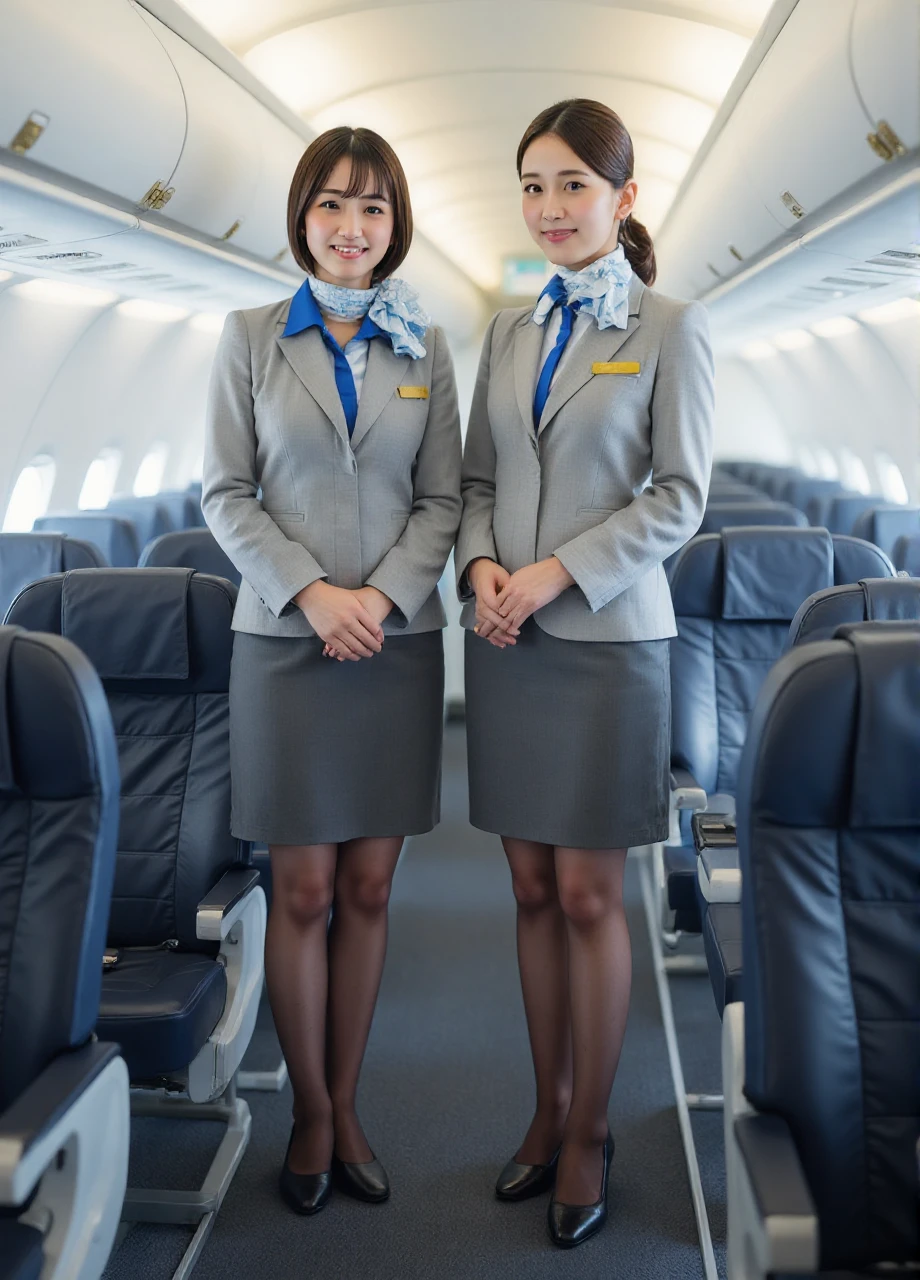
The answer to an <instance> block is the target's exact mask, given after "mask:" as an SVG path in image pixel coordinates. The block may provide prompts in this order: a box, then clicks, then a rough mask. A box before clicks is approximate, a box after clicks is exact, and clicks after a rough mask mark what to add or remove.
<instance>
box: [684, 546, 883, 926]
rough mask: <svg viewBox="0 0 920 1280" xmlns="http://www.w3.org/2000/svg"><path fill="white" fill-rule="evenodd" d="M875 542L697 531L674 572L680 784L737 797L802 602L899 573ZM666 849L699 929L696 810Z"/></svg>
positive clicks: (689, 917)
mask: <svg viewBox="0 0 920 1280" xmlns="http://www.w3.org/2000/svg"><path fill="white" fill-rule="evenodd" d="M893 573H894V570H893V568H892V565H891V562H890V561H889V560H888V558H887V557H886V556H885V555H884V553H883V552H881V551H880V550H879V549H878V548H877V547H874V546H872V545H871V544H869V543H866V542H861V541H859V540H858V539H856V538H851V537H845V536H836V537H832V536H831V535H830V534H829V533H828V532H827V531H826V530H824V529H788V528H762V529H751V528H727V529H723V530H722V532H721V533H712V534H703V535H700V536H698V537H696V538H693V539H692V540H691V541H690V542H689V543H687V545H686V546H685V547H684V548H683V549H682V550H681V551H680V552H679V554H678V559H677V562H676V563H675V565H674V567H673V569H672V571H671V578H670V586H671V596H672V599H673V602H674V613H675V616H676V619H677V630H678V634H677V636H676V637H675V638H674V639H672V640H671V767H672V774H674V776H675V779H676V781H677V783H678V785H680V786H683V787H688V786H689V787H692V788H695V789H697V790H698V791H699V790H700V789H701V790H702V791H703V792H705V794H706V795H707V796H711V795H713V794H718V795H719V796H720V797H722V798H723V799H722V801H721V802H720V803H725V801H726V799H727V800H728V802H729V804H731V803H732V798H733V797H734V793H735V787H736V782H737V773H738V762H739V760H740V757H741V749H742V747H743V745H744V739H745V734H746V732H747V724H748V718H749V716H750V712H751V708H752V707H753V705H754V701H755V699H756V697H757V694H758V692H759V691H760V687H761V685H762V684H763V681H764V679H765V677H766V675H767V673H768V671H769V670H770V667H771V666H772V665H773V663H774V662H776V660H777V659H778V658H779V657H780V656H781V654H782V653H783V650H784V649H785V646H786V640H787V636H788V632H789V624H790V623H791V621H792V619H793V617H794V616H795V614H796V612H797V610H798V608H799V606H800V605H801V603H802V601H803V600H805V599H807V597H808V596H810V595H812V594H813V593H814V592H815V591H818V590H823V589H826V588H827V587H830V586H833V585H834V584H835V583H841V582H853V581H857V580H858V579H860V578H864V577H870V576H871V577H883V576H892V575H893ZM682 818H683V820H682V822H681V828H680V839H679V841H678V840H677V839H674V838H673V836H672V842H671V843H669V844H668V845H667V846H666V848H665V851H664V863H665V868H664V869H665V875H666V878H667V886H668V900H669V903H670V906H671V907H672V909H673V910H675V911H676V912H677V920H676V927H677V928H678V929H684V930H687V931H693V932H699V931H700V929H701V927H702V920H701V915H700V907H699V900H698V896H697V867H696V852H695V849H694V847H693V842H692V839H691V837H690V830H689V821H688V819H689V814H687V813H686V812H685V813H684V814H683V815H682Z"/></svg>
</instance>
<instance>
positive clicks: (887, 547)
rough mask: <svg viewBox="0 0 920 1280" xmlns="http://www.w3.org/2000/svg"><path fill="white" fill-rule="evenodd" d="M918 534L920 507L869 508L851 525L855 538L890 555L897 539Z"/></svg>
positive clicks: (892, 506) (891, 506)
mask: <svg viewBox="0 0 920 1280" xmlns="http://www.w3.org/2000/svg"><path fill="white" fill-rule="evenodd" d="M918 532H920V507H902V506H894V505H890V506H884V507H870V508H869V509H868V510H867V511H864V512H863V513H862V515H860V516H858V517H857V519H856V521H855V522H854V524H853V533H854V534H855V536H856V537H857V538H865V539H866V540H867V541H868V542H874V543H875V544H876V546H879V547H881V548H882V550H883V551H885V552H887V553H888V555H891V553H892V551H893V550H894V544H895V543H896V542H897V540H898V538H900V537H902V536H904V535H905V534H911V533H918Z"/></svg>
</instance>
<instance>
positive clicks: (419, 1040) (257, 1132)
mask: <svg viewBox="0 0 920 1280" xmlns="http://www.w3.org/2000/svg"><path fill="white" fill-rule="evenodd" d="M443 813H444V817H443V821H442V824H441V826H440V827H439V828H438V829H437V830H436V831H435V832H434V833H432V834H431V835H429V836H425V837H421V838H418V839H416V840H413V841H411V842H410V843H409V845H408V847H407V849H406V851H405V853H404V856H403V859H402V863H401V865H400V868H399V871H398V873H397V879H396V885H395V889H394V895H393V900H392V908H391V932H390V949H389V955H388V959H387V967H386V972H385V975H384V980H383V988H382V992H381V996H380V1003H379V1006H378V1010H377V1016H376V1019H375V1023H374V1028H373V1031H372V1035H371V1042H370V1045H369V1048H368V1054H367V1060H366V1064H365V1069H364V1077H363V1085H362V1090H363V1092H362V1097H363V1103H362V1105H361V1115H362V1118H363V1121H364V1124H365V1128H366V1131H367V1134H368V1138H369V1140H370V1142H371V1145H372V1147H373V1148H374V1150H375V1151H376V1152H377V1153H378V1154H379V1156H380V1158H381V1159H382V1160H383V1162H384V1164H385V1165H386V1167H387V1169H388V1171H389V1174H390V1178H391V1182H392V1186H393V1194H392V1197H391V1199H390V1201H389V1202H388V1203H387V1204H384V1205H380V1206H374V1205H364V1204H359V1203H357V1202H355V1201H351V1200H347V1199H346V1198H344V1197H343V1196H341V1195H336V1196H335V1198H334V1199H333V1201H332V1202H331V1203H330V1205H329V1206H328V1207H327V1209H326V1210H324V1211H323V1212H322V1213H321V1214H319V1215H318V1216H317V1217H315V1218H305V1219H301V1218H298V1217H296V1216H295V1215H294V1214H292V1213H291V1212H289V1210H288V1209H287V1208H286V1207H285V1206H284V1205H283V1203H282V1202H281V1200H280V1199H279V1198H278V1195H277V1193H276V1190H275V1181H276V1177H277V1172H278V1167H279V1163H280V1161H281V1159H282V1157H283V1155H284V1150H285V1146H286V1143H287V1138H288V1133H289V1129H290V1091H289V1088H286V1089H285V1091H284V1092H283V1093H282V1094H280V1095H278V1094H264V1093H249V1094H247V1095H246V1096H247V1097H248V1100H249V1104H250V1107H251V1108H252V1116H253V1127H252V1140H251V1142H250V1146H249V1149H248V1151H247V1152H246V1155H245V1157H244V1160H243V1163H242V1165H241V1167H240V1170H239V1172H238V1174H237V1176H236V1178H235V1180H234V1182H233V1184H232V1186H231V1188H230V1191H229V1193H228V1195H227V1198H226V1200H225V1202H224V1205H223V1208H222V1209H221V1212H220V1214H219V1216H218V1219H217V1224H216V1226H215V1228H214V1231H213V1234H212V1235H211V1238H210V1240H209V1241H208V1243H207V1245H206V1247H205V1250H204V1254H203V1257H202V1259H201V1261H200V1262H199V1264H198V1267H197V1268H196V1270H195V1273H194V1274H195V1277H196V1280H218V1278H219V1280H225V1278H226V1277H228V1276H246V1277H251V1278H252V1280H260V1278H261V1277H266V1278H271V1280H288V1277H290V1278H291V1280H294V1278H299V1277H310V1278H311V1280H358V1278H361V1280H364V1278H365V1277H367V1278H369V1280H370V1278H373V1280H428V1278H429V1277H430V1278H431V1280H435V1278H437V1280H479V1278H480V1277H481V1278H483V1280H485V1278H488V1280H518V1278H520V1280H525V1278H526V1280H539V1278H540V1277H544V1276H545V1277H550V1276H552V1277H560V1276H563V1277H564V1276H569V1275H571V1276H583V1277H599V1276H614V1275H616V1276H621V1277H624V1278H628V1280H646V1278H649V1280H651V1278H652V1277H655V1278H656V1280H657V1278H658V1277H668V1278H669V1280H671V1278H677V1277H680V1280H693V1278H695V1277H699V1276H701V1275H702V1267H701V1264H700V1259H699V1253H698V1248H697V1240H696V1229H695V1226H694V1222H693V1215H692V1208H691V1202H690V1193H689V1189H688V1183H687V1177H686V1173H685V1169H684V1161H683V1153H682V1150H681V1146H680V1138H679V1133H678V1127H677V1120H676V1115H675V1110H674V1094H673V1089H672V1085H671V1078H670V1074H669V1071H668V1065H667V1055H666V1050H665V1040H664V1034H663V1031H662V1027H661V1019H660V1013H659V1007H658V1000H657V995H656V992H655V984H654V977H653V973H652V966H651V954H650V950H649V943H648V936H647V931H646V926H645V919H644V915H643V911H642V903H641V896H640V893H639V878H638V875H637V867H636V865H635V864H634V863H633V862H632V861H630V863H629V869H628V900H629V912H630V926H631V931H632V940H633V950H634V984H633V999H632V1007H631V1011H630V1018H629V1028H628V1032H627V1040H626V1046H625V1049H624V1053H623V1058H622V1061H621V1065H620V1072H619V1076H618V1079H617V1083H616V1086H615V1089H614V1095H613V1100H612V1104H611V1111H610V1115H611V1123H612V1127H613V1131H614V1134H615V1136H616V1141H617V1151H616V1157H615V1161H614V1165H613V1171H612V1176H611V1180H610V1221H609V1223H608V1226H607V1228H606V1229H605V1230H604V1231H603V1232H602V1233H601V1234H600V1235H599V1236H597V1237H596V1238H595V1239H594V1240H592V1241H590V1242H588V1243H587V1244H586V1245H584V1246H582V1247H580V1248H578V1249H576V1250H572V1251H571V1252H562V1251H560V1250H557V1249H554V1248H553V1246H552V1245H551V1244H550V1243H549V1241H548V1239H547V1236H546V1233H545V1214H546V1205H547V1201H548V1197H546V1196H543V1197H540V1198H538V1199H536V1200H531V1201H529V1202H526V1203H524V1204H521V1205H507V1204H501V1203H499V1202H498V1201H496V1200H495V1199H494V1197H493V1194H492V1186H493V1182H494V1178H495V1176H496V1174H497V1172H498V1170H499V1169H500V1168H501V1166H502V1164H503V1163H504V1161H505V1160H506V1159H507V1158H508V1157H509V1156H510V1155H511V1154H512V1153H513V1152H514V1150H515V1149H516V1146H517V1144H518V1142H519V1141H520V1138H521V1136H522V1134H523V1132H524V1129H525V1128H526V1125H527V1122H528V1118H529V1115H530V1108H531V1107H532V1096H533V1087H532V1078H531V1070H530V1066H529V1055H528V1048H527V1033H526V1026H525V1022H524V1014H523V1007H522V1003H521V996H520V989H519V986H518V980H517V970H516V963H515V943H514V907H513V899H512V896H511V888H510V880H509V875H508V870H507V865H506V863H505V860H504V858H503V856H502V853H501V847H500V844H499V841H498V839H497V838H495V837H493V836H490V835H486V834H484V833H482V832H478V831H475V830H473V829H472V828H471V827H470V826H469V824H468V823H467V822H466V770H465V755H464V742H463V730H462V728H458V727H455V726H450V727H449V729H448V732H447V740H446V750H445V770H444V801H443ZM672 989H673V994H674V1000H675V1006H676V1007H678V1009H679V1013H678V1025H679V1030H680V1034H681V1042H682V1044H683V1045H687V1047H688V1048H689V1043H688V1041H689V1040H690V1038H692V1039H693V1041H694V1042H695V1045H696V1050H695V1052H693V1053H688V1054H687V1055H686V1056H687V1058H688V1059H689V1062H688V1067H689V1070H688V1080H687V1085H688V1087H689V1088H691V1089H697V1088H700V1089H702V1088H713V1087H718V1078H719V1077H718V1020H717V1018H716V1015H715V1010H714V1008H713V1004H712V997H711V994H710V992H709V985H708V982H707V981H706V980H705V979H702V978H697V979H682V980H679V982H678V983H674V984H672ZM273 1038H274V1037H273V1033H271V1032H270V1031H262V1032H259V1033H257V1038H256V1042H254V1044H253V1048H252V1050H251V1052H250V1057H249V1059H247V1065H252V1066H254V1065H262V1062H263V1061H270V1060H271V1057H272V1049H271V1046H270V1040H271V1039H273ZM703 1045H705V1048H703V1047H702V1046H703ZM274 1052H276V1050H275V1051H274ZM254 1058H258V1059H259V1061H258V1062H255V1061H253V1059H254ZM707 1077H708V1078H707ZM702 1119H703V1120H704V1124H703V1125H702V1126H701V1128H702V1130H703V1131H702V1132H699V1135H698V1141H699V1142H700V1146H701V1152H700V1157H701V1162H702V1163H703V1164H704V1171H703V1175H704V1185H706V1188H707V1191H711V1192H712V1193H713V1194H714V1197H715V1198H716V1201H717V1203H716V1206H715V1208H716V1214H714V1215H713V1216H714V1217H715V1218H716V1221H715V1222H714V1228H715V1232H716V1234H717V1235H720V1234H721V1226H722V1223H721V1220H720V1217H721V1213H720V1211H721V1205H720V1204H719V1203H718V1201H719V1200H720V1199H721V1197H722V1195H723V1194H724V1186H723V1182H724V1179H723V1177H722V1174H721V1169H720V1160H721V1156H720V1153H719V1126H720V1125H721V1116H707V1117H703V1118H702ZM142 1124H143V1127H141V1126H138V1128H137V1131H136V1136H135V1140H134V1142H133V1150H132V1182H134V1181H135V1180H141V1179H143V1181H144V1182H146V1183H148V1184H150V1185H160V1186H166V1185H170V1183H169V1181H168V1179H170V1178H171V1179H172V1183H171V1185H174V1186H175V1185H178V1184H180V1183H184V1184H186V1185H189V1186H191V1185H193V1183H194V1181H195V1179H196V1178H200V1176H201V1174H202V1173H203V1170H204V1168H205V1167H206V1164H207V1160H208V1159H209V1158H210V1154H211V1152H212V1151H213V1150H214V1149H215V1147H216V1143H217V1133H216V1130H215V1129H214V1127H213V1126H209V1125H208V1124H206V1123H202V1122H196V1123H192V1124H182V1123H181V1122H176V1121H166V1122H164V1121H146V1122H142ZM190 1238H191V1231H190V1230H185V1229H183V1228H179V1227H152V1226H143V1225H142V1226H137V1227H135V1228H133V1230H132V1231H131V1233H130V1235H129V1236H128V1238H127V1239H126V1240H125V1242H124V1244H123V1245H122V1247H121V1249H120V1250H119V1251H118V1253H117V1254H116V1255H115V1256H114V1258H113V1259H112V1261H111V1263H110V1265H109V1268H108V1270H107V1271H106V1273H105V1274H106V1278H107V1280H161V1278H162V1280H166V1278H167V1277H169V1276H170V1275H171V1273H172V1269H173V1268H174V1267H175V1266H176V1265H177V1263H178V1261H179V1258H180V1257H181V1254H182V1251H183V1250H184V1248H185V1246H186V1244H187V1242H188V1240H189V1239H190ZM720 1252H721V1250H720Z"/></svg>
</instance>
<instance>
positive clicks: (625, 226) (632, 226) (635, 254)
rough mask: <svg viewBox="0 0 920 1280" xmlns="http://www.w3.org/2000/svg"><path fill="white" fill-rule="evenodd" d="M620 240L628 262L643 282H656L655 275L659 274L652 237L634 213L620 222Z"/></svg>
mask: <svg viewBox="0 0 920 1280" xmlns="http://www.w3.org/2000/svg"><path fill="white" fill-rule="evenodd" d="M619 241H620V244H621V245H622V246H623V253H624V254H625V255H626V260H627V262H628V263H629V265H630V266H631V267H632V269H633V271H634V272H635V273H636V275H637V276H638V277H639V279H640V280H641V281H642V283H643V284H649V285H651V284H654V283H655V277H656V276H657V275H658V266H657V263H656V262H655V249H654V246H653V245H652V237H651V236H650V235H649V233H648V231H646V229H645V227H644V226H643V224H642V223H641V222H640V221H639V220H638V218H634V217H633V216H632V214H629V215H628V217H626V218H624V219H623V221H622V222H621V223H620V235H619Z"/></svg>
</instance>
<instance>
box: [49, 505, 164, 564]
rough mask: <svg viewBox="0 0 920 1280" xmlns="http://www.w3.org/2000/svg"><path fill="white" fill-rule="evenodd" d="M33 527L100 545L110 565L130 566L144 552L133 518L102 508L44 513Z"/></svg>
mask: <svg viewBox="0 0 920 1280" xmlns="http://www.w3.org/2000/svg"><path fill="white" fill-rule="evenodd" d="M32 528H33V529H34V530H36V531H38V530H41V531H42V532H46V531H50V532H56V533H64V534H67V536H68V537H71V538H84V539H86V541H87V542H91V543H92V544H93V545H94V546H96V547H98V548H99V550H100V551H101V552H102V554H103V555H104V556H105V558H106V560H107V561H108V562H109V564H110V565H114V566H116V567H126V566H129V565H130V566H134V565H136V564H137V557H138V555H139V552H140V548H139V547H138V542H137V531H136V529H135V528H134V525H133V524H132V523H131V522H130V521H129V520H123V519H121V518H120V517H118V516H112V515H106V514H105V512H99V511H77V512H69V513H67V512H65V513H62V514H58V515H50V516H40V517H39V518H38V519H37V520H33V522H32Z"/></svg>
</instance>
